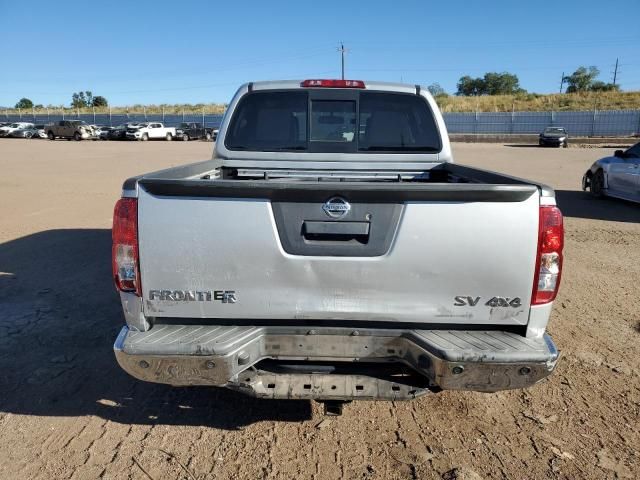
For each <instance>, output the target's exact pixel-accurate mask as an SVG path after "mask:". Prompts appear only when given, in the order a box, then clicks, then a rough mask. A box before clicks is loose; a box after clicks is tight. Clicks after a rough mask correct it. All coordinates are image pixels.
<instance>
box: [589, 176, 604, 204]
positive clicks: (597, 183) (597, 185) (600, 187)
mask: <svg viewBox="0 0 640 480" xmlns="http://www.w3.org/2000/svg"><path fill="white" fill-rule="evenodd" d="M589 191H590V192H591V195H593V196H594V197H596V198H600V197H602V196H603V195H604V172H603V171H602V170H598V171H597V172H596V173H594V174H593V175H591V182H590V187H589Z"/></svg>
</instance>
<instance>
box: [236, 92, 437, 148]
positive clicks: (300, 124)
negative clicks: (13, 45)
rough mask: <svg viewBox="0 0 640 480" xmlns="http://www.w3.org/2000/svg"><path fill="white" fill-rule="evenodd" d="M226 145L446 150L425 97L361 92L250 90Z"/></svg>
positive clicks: (243, 100)
mask: <svg viewBox="0 0 640 480" xmlns="http://www.w3.org/2000/svg"><path fill="white" fill-rule="evenodd" d="M332 95H333V96H334V97H335V98H332ZM225 145H226V147H227V148H228V149H230V150H253V151H296V150H308V151H310V152H346V153H358V152H376V151H377V152H389V153H394V152H397V153H406V152H409V153H410V152H439V151H440V150H441V142H440V133H439V131H438V128H437V126H436V122H435V119H434V118H433V114H432V112H431V109H430V108H429V105H428V103H427V102H426V100H425V99H424V98H423V97H421V96H418V95H413V94H403V93H387V92H366V91H358V90H353V91H345V90H341V91H340V92H338V93H336V94H332V92H331V91H330V90H316V91H313V92H309V91H306V90H300V91H297V90H294V91H282V92H277V91H268V92H254V93H251V94H248V95H246V96H245V97H244V98H243V99H242V100H241V101H240V103H239V104H238V106H237V107H236V110H235V112H234V115H233V118H232V119H231V122H230V124H229V129H228V131H227V135H226V138H225Z"/></svg>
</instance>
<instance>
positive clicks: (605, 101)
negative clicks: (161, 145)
mask: <svg viewBox="0 0 640 480" xmlns="http://www.w3.org/2000/svg"><path fill="white" fill-rule="evenodd" d="M436 101H437V102H438V105H439V106H440V108H441V109H442V111H443V112H476V111H478V112H510V111H511V110H512V109H513V110H514V111H516V112H535V111H545V112H548V111H556V112H559V111H571V110H593V109H594V108H597V109H598V110H640V91H638V92H587V93H562V94H557V93H556V94H546V95H543V94H538V93H525V94H519V95H491V96H490V95H485V96H480V97H457V96H455V95H446V96H439V97H437V98H436ZM226 107H227V105H226V104H219V103H207V104H202V103H200V104H196V105H190V104H177V105H131V106H128V107H126V106H125V107H111V113H114V114H123V113H127V112H129V113H132V114H133V113H136V114H139V113H142V112H144V111H145V110H146V112H147V113H149V114H151V113H160V112H162V110H163V108H164V112H165V113H166V114H180V113H182V112H183V111H184V113H185V114H198V113H202V111H203V110H204V113H206V114H215V113H220V114H221V113H224V111H225V109H226ZM61 108H62V107H54V106H50V107H49V111H50V112H51V113H59V112H60V109H61ZM64 110H65V113H68V114H71V115H73V114H74V113H76V109H75V108H68V107H65V108H64ZM95 111H96V113H107V112H109V109H108V108H96V110H95ZM5 112H6V113H8V114H17V113H18V111H17V110H15V109H11V108H6V109H5V108H3V107H0V118H2V115H3V114H4V113H5ZM22 113H23V114H26V115H28V114H30V113H31V110H28V111H24V110H23V111H22ZM36 113H37V114H46V113H47V110H46V109H36ZM80 113H93V109H91V108H81V109H80Z"/></svg>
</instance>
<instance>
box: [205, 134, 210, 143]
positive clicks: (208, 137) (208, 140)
mask: <svg viewBox="0 0 640 480" xmlns="http://www.w3.org/2000/svg"><path fill="white" fill-rule="evenodd" d="M204 139H205V140H206V141H207V142H210V141H211V134H210V133H209V132H207V133H205V135H204Z"/></svg>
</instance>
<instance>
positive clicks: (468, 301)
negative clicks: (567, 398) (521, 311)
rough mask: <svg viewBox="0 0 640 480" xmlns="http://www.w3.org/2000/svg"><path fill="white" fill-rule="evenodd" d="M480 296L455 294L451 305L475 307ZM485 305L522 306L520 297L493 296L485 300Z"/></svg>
mask: <svg viewBox="0 0 640 480" xmlns="http://www.w3.org/2000/svg"><path fill="white" fill-rule="evenodd" d="M480 300H481V297H470V296H467V295H457V296H456V297H454V302H453V305H454V306H456V307H466V306H469V307H475V306H476V305H478V303H480ZM484 305H486V306H487V307H512V308H518V307H520V306H522V300H520V297H514V298H510V297H493V298H491V299H489V300H487V301H486V302H485V304H484Z"/></svg>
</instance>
